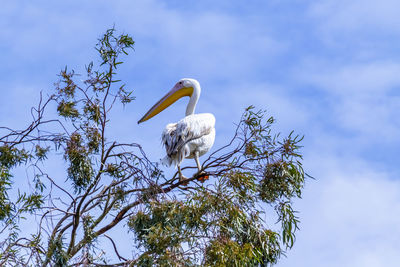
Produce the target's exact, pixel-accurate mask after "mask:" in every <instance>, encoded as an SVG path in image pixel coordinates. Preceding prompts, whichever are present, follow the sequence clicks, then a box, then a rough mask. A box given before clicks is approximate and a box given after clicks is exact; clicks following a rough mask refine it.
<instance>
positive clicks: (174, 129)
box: [162, 113, 215, 156]
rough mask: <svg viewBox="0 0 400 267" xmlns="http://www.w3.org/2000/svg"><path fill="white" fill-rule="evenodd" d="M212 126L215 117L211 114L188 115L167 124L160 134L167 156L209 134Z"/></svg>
mask: <svg viewBox="0 0 400 267" xmlns="http://www.w3.org/2000/svg"><path fill="white" fill-rule="evenodd" d="M214 126H215V117H214V115H212V114H211V113H202V114H193V115H189V116H186V117H185V118H183V119H182V120H180V121H179V122H177V123H170V124H168V125H167V127H166V128H165V130H164V132H163V134H162V140H163V143H164V145H165V148H166V150H167V155H168V156H171V155H173V154H175V153H178V152H179V151H181V149H182V148H183V146H184V145H185V144H186V143H188V142H190V141H192V140H195V139H197V138H200V137H202V136H204V135H207V134H209V133H210V132H211V131H212V129H213V128H214ZM185 156H188V155H185Z"/></svg>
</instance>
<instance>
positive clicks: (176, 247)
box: [0, 29, 307, 266]
mask: <svg viewBox="0 0 400 267" xmlns="http://www.w3.org/2000/svg"><path fill="white" fill-rule="evenodd" d="M133 46H134V41H133V39H132V38H131V37H130V36H129V35H126V34H120V35H118V34H117V33H116V31H115V29H110V30H108V31H107V32H106V33H105V34H104V35H103V36H102V37H101V38H100V39H99V42H98V44H97V45H96V50H97V52H98V54H99V58H100V60H99V61H98V62H90V63H89V64H88V65H87V66H86V72H85V74H84V75H82V74H79V75H78V74H77V73H75V71H74V70H69V69H68V68H65V69H63V70H61V72H60V74H59V80H58V82H56V83H55V89H54V92H53V94H51V95H50V96H49V97H48V98H46V100H44V99H43V97H42V96H41V98H40V103H39V104H38V106H37V107H35V108H33V109H32V116H33V120H32V123H31V124H30V125H29V126H28V127H27V128H26V129H24V130H13V129H10V128H8V127H1V128H0V130H1V132H0V133H1V137H0V220H1V225H2V228H1V232H0V238H1V239H0V265H1V266H16V265H22V266H78V265H84V266H118V265H119V266H266V265H268V264H274V263H276V262H277V261H278V260H279V258H280V257H281V256H282V255H283V254H284V253H285V251H287V250H288V249H290V248H292V246H293V245H294V242H295V233H296V231H297V230H298V229H299V218H298V216H297V212H296V211H295V210H294V209H293V207H292V203H293V200H294V199H296V198H299V197H301V193H302V188H303V186H304V182H305V177H307V175H306V174H305V173H304V171H303V168H302V164H301V160H302V156H301V153H300V148H301V146H300V142H301V140H302V138H301V137H299V136H297V135H295V134H294V133H291V134H290V135H289V136H286V137H281V136H280V135H279V134H275V133H273V131H272V128H271V127H272V125H273V123H274V119H273V118H272V117H269V116H268V115H267V114H266V113H265V112H264V111H257V110H256V109H255V108H254V107H249V108H247V109H246V110H245V111H244V113H243V116H242V117H241V118H239V122H238V124H237V128H236V131H234V133H233V137H232V139H231V140H229V142H228V143H227V144H226V145H225V146H223V147H220V148H216V149H215V150H214V151H213V152H212V153H210V154H209V155H208V157H207V156H205V157H204V160H203V165H202V169H203V171H204V172H205V173H207V174H208V175H209V179H208V180H206V181H204V174H201V175H200V174H199V173H194V174H193V176H192V177H191V178H189V179H188V180H185V181H181V182H180V181H179V178H178V174H177V173H175V174H174V175H173V176H167V175H165V174H164V172H163V170H162V169H161V168H160V166H159V165H158V164H157V163H155V162H153V161H152V160H150V159H148V158H147V156H146V154H145V152H144V151H143V149H142V148H141V146H140V145H139V144H137V143H121V142H119V141H118V140H113V139H112V138H111V137H110V136H108V129H109V127H110V122H111V121H112V120H113V117H112V112H111V111H112V109H113V107H114V106H115V105H117V104H118V103H120V104H122V105H126V104H129V103H131V102H132V101H133V100H134V97H133V93H132V91H130V90H127V89H125V85H124V84H123V83H122V82H121V81H120V80H118V79H117V70H118V69H119V68H120V67H121V64H122V63H123V62H122V61H121V57H123V56H126V55H128V52H129V51H130V50H131V49H132V48H133ZM51 108H53V109H54V111H55V112H45V111H47V110H48V109H51ZM48 113H49V114H48ZM52 114H53V115H54V116H55V118H52ZM126 121H129V118H126ZM132 123H133V122H132ZM217 138H218V135H217ZM132 141H134V140H132ZM60 160H61V161H63V162H64V165H65V170H58V172H57V173H52V172H50V171H48V169H49V166H50V165H51V164H53V163H54V162H55V161H60ZM21 168H25V169H26V173H27V174H28V180H29V184H30V186H29V187H26V186H24V187H18V186H17V185H16V183H15V181H16V180H15V179H21V177H14V170H18V169H21ZM184 169H188V170H193V169H195V168H192V167H186V168H184ZM268 210H269V211H272V212H275V214H276V216H275V217H273V216H272V218H271V214H272V213H271V212H269V213H266V211H268ZM23 220H25V223H26V222H29V223H30V224H35V226H36V229H37V230H36V231H35V232H33V233H27V232H26V231H24V230H21V229H20V225H21V223H22V222H23ZM121 226H127V227H121ZM271 226H273V227H272V228H271ZM114 228H116V229H117V230H118V231H119V232H121V234H124V235H128V236H130V238H131V239H132V243H133V244H134V246H133V247H132V253H131V254H130V255H122V254H121V252H120V250H119V248H121V247H122V246H124V244H121V243H120V242H118V236H113V235H112V234H110V230H112V229H114ZM123 231H125V233H122V232H123ZM114 232H115V231H114ZM104 242H110V244H111V247H112V248H113V250H111V251H105V250H104V249H102V247H101V244H104Z"/></svg>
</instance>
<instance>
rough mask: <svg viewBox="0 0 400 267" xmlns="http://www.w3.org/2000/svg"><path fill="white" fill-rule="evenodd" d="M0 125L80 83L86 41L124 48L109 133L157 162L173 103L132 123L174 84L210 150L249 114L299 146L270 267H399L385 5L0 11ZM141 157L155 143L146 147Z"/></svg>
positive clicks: (84, 5)
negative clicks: (291, 205) (210, 124)
mask: <svg viewBox="0 0 400 267" xmlns="http://www.w3.org/2000/svg"><path fill="white" fill-rule="evenodd" d="M1 5H2V8H1V9H0V51H1V53H0V61H1V62H2V64H0V92H1V98H0V125H2V126H4V125H6V126H9V127H14V128H22V127H23V126H25V125H26V123H27V122H28V121H29V112H30V107H31V106H33V105H35V104H36V103H37V100H38V99H39V92H40V91H43V92H44V93H45V94H49V93H51V91H52V90H53V88H54V85H53V84H54V82H55V81H56V80H57V73H58V72H59V71H60V70H61V69H63V68H64V67H65V66H66V65H68V67H69V68H73V69H75V70H76V71H77V72H83V66H84V65H85V64H87V63H88V62H90V61H92V60H93V59H94V58H95V51H94V49H93V47H94V45H95V43H96V40H97V38H99V37H100V36H101V35H102V34H103V33H104V32H105V30H106V29H108V28H110V27H112V26H113V25H115V28H116V29H117V30H118V31H120V32H124V33H128V34H130V35H132V36H133V39H134V40H135V42H136V43H135V51H134V52H133V53H131V54H130V55H129V56H128V57H126V58H125V64H124V65H123V67H121V70H120V71H121V72H120V74H119V75H120V78H121V79H122V80H123V81H124V82H125V83H126V86H127V88H129V89H132V90H133V91H134V95H135V97H136V100H135V102H134V103H133V104H131V105H129V106H127V107H125V108H123V109H122V108H121V109H119V110H118V111H117V113H116V118H115V121H114V125H113V129H112V131H113V134H119V135H120V136H121V138H123V139H126V140H131V141H132V140H133V141H135V142H138V143H141V144H143V147H144V149H145V150H146V151H147V152H148V154H149V155H150V156H151V157H153V158H154V160H158V159H159V158H162V157H163V153H164V152H163V151H162V148H161V147H160V146H158V143H159V140H160V133H161V131H162V129H163V126H164V125H165V124H166V123H167V122H172V121H177V120H179V119H180V118H181V117H182V116H183V115H184V111H185V105H186V101H185V100H182V101H179V102H177V103H176V104H175V105H174V106H173V107H171V108H170V109H168V110H166V111H165V112H163V113H161V114H160V115H159V116H157V117H156V119H152V120H150V121H148V122H146V124H141V125H140V126H138V125H137V124H136V122H137V121H138V119H140V118H141V116H142V115H143V114H144V113H145V112H146V111H147V109H148V108H149V107H151V106H152V105H153V104H154V103H155V102H156V101H157V100H158V99H159V98H160V97H161V96H163V95H164V94H165V92H166V91H168V90H169V89H170V88H171V87H172V86H173V85H174V84H175V82H176V81H177V80H179V79H180V78H183V77H192V78H196V79H198V80H199V82H200V84H201V86H202V96H201V98H200V101H199V104H198V107H197V112H211V113H213V114H214V115H215V117H216V118H217V124H216V130H217V136H216V143H215V147H218V146H219V145H222V144H224V143H225V142H224V141H226V140H227V138H229V137H230V136H231V134H232V131H233V129H234V123H235V122H237V121H238V120H239V118H240V115H241V113H242V112H243V109H244V108H245V107H246V106H249V105H255V106H256V107H257V108H260V109H266V110H267V111H268V114H271V115H273V116H274V117H275V119H276V120H277V123H276V125H275V126H274V130H276V131H280V132H282V133H284V134H288V133H289V132H290V131H291V130H294V131H295V132H296V133H298V134H300V135H304V136H305V139H304V142H303V146H304V148H303V150H302V151H303V154H304V169H305V170H306V172H307V173H308V174H310V175H312V176H313V177H315V178H316V179H315V180H308V181H307V183H306V186H305V188H304V191H303V198H302V199H300V200H298V201H296V202H295V206H296V209H297V210H299V211H300V213H299V216H300V219H301V225H300V231H299V232H298V233H297V240H296V243H295V246H294V248H293V249H292V250H291V251H289V252H288V253H287V258H282V259H281V261H280V262H279V264H278V265H277V266H280V267H287V266H363V267H364V266H366V267H368V266H374V267H376V266H395V265H396V264H398V262H400V254H399V253H398V252H399V248H400V245H399V244H400V227H399V225H400V176H399V174H400V159H399V156H398V150H399V148H400V141H399V138H398V137H399V135H400V116H399V110H400V75H399V73H400V53H398V49H399V47H400V27H398V25H400V16H398V10H400V2H399V1H395V0H381V1H373V0H322V1H306V0H290V1H288V0H269V1H261V0H258V1H257V0H249V1H238V0H235V1H232V0H230V1H227V0H221V1H210V0H203V1H193V0H187V1H176V0H172V1H171V0H170V1H167V0H135V1H122V0H117V1H76V0H72V1H40V0H39V1H35V2H32V1H18V0H17V1H5V0H2V1H1ZM155 144H157V145H156V146H155Z"/></svg>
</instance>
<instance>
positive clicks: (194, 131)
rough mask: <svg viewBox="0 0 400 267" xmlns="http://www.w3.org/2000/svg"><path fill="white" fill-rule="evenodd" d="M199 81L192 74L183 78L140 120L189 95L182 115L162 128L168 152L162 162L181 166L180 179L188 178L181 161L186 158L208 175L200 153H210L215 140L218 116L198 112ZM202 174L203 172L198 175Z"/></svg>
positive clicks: (150, 116)
mask: <svg viewBox="0 0 400 267" xmlns="http://www.w3.org/2000/svg"><path fill="white" fill-rule="evenodd" d="M200 93H201V87H200V83H199V82H198V81H197V80H195V79H192V78H183V79H180V80H179V81H178V82H177V83H176V84H175V86H174V87H173V88H172V89H171V90H170V91H169V92H168V93H167V94H166V95H165V96H164V97H162V98H161V99H160V100H159V101H158V102H157V103H156V104H155V105H154V106H152V107H151V108H150V109H149V111H147V113H146V114H145V115H144V116H143V117H142V118H141V119H140V120H139V121H138V124H139V123H142V122H144V121H147V120H148V119H150V118H152V117H154V116H155V115H157V114H158V113H160V112H161V111H163V110H164V109H166V108H167V107H169V106H170V105H172V104H173V103H175V102H176V101H177V100H178V99H180V98H182V97H185V96H189V97H190V99H189V103H188V105H187V107H186V114H185V117H184V118H183V119H181V120H180V121H178V122H176V123H169V124H167V126H166V127H165V129H164V131H163V132H162V136H161V140H162V143H163V146H164V147H165V150H166V153H167V155H166V156H165V158H164V159H163V160H162V162H163V163H164V164H166V165H168V166H171V165H175V166H176V167H178V173H179V181H180V182H183V181H184V180H186V179H187V178H186V177H185V176H183V174H182V170H181V166H180V165H181V163H182V161H183V160H184V159H185V158H188V159H192V158H193V159H194V160H195V161H196V165H197V168H198V171H199V172H198V173H199V174H204V176H203V179H200V178H199V180H201V181H204V179H207V178H208V175H206V174H205V173H203V171H202V167H201V165H200V161H199V157H201V156H203V155H204V154H205V153H207V152H208V151H209V150H210V148H211V147H212V146H213V144H214V140H215V117H214V115H213V114H211V113H200V114H195V113H194V111H195V109H196V105H197V102H198V100H199V98H200ZM199 177H200V176H199Z"/></svg>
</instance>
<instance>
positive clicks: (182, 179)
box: [178, 164, 187, 182]
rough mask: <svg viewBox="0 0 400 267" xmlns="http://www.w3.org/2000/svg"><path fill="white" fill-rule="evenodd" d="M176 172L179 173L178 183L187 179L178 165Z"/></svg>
mask: <svg viewBox="0 0 400 267" xmlns="http://www.w3.org/2000/svg"><path fill="white" fill-rule="evenodd" d="M178 172H179V182H183V181H185V180H186V179H187V178H186V177H185V176H183V174H182V170H181V166H180V165H179V164H178Z"/></svg>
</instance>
